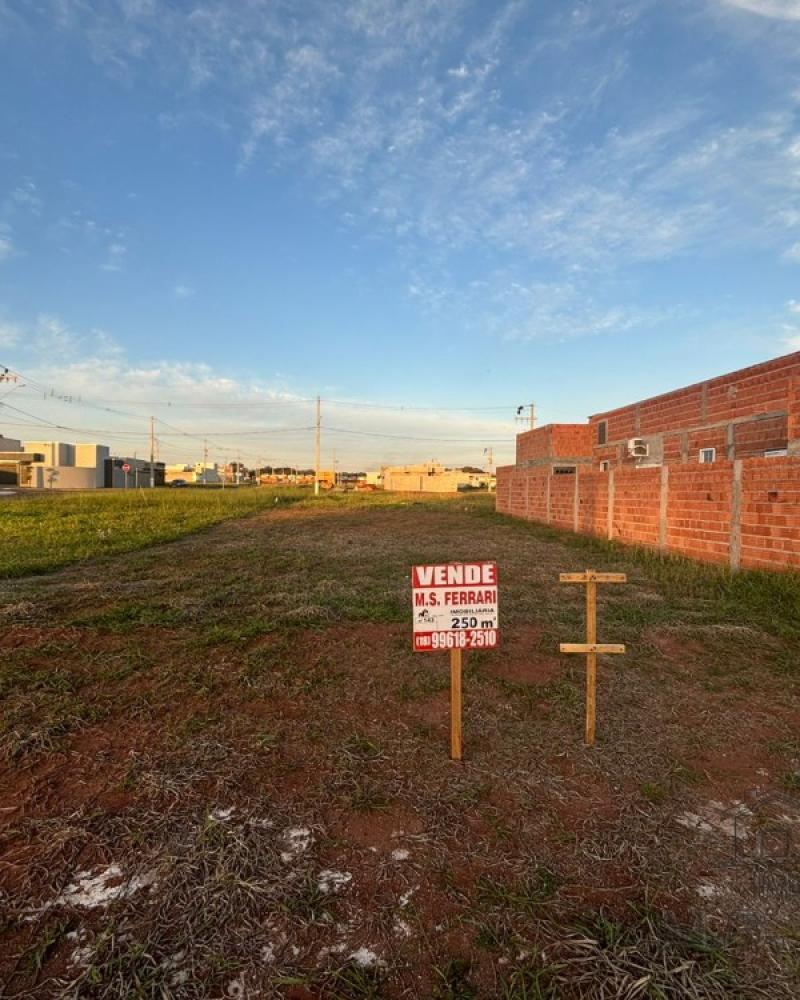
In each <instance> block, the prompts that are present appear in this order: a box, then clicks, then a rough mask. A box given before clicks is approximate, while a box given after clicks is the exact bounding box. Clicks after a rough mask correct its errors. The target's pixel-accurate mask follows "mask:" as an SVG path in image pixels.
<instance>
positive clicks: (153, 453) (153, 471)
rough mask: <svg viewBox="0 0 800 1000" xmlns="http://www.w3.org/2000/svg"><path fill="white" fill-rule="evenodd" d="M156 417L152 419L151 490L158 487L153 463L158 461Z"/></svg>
mask: <svg viewBox="0 0 800 1000" xmlns="http://www.w3.org/2000/svg"><path fill="white" fill-rule="evenodd" d="M155 423H156V420H155V417H150V489H151V490H152V489H153V487H154V486H155V485H156V470H155V468H154V465H153V463H154V462H155V460H156V429H155Z"/></svg>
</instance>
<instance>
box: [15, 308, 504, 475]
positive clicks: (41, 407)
mask: <svg viewBox="0 0 800 1000" xmlns="http://www.w3.org/2000/svg"><path fill="white" fill-rule="evenodd" d="M5 329H8V330H11V331H13V333H14V342H13V343H11V342H10V343H9V344H8V345H7V346H15V347H16V349H17V350H16V356H15V358H14V362H15V367H16V368H18V369H20V370H21V371H23V372H24V374H25V375H27V376H28V377H30V378H31V379H32V380H35V381H36V383H37V384H38V385H41V386H45V387H52V390H53V391H52V394H51V393H50V392H48V391H47V390H45V391H43V392H40V391H34V390H33V389H28V390H25V393H24V394H23V393H21V394H20V395H19V397H17V398H18V399H19V403H18V405H19V406H20V407H21V408H23V409H26V410H28V411H29V412H31V413H34V414H36V416H38V417H39V418H40V419H43V420H49V421H52V422H53V423H58V424H61V425H63V427H64V428H65V430H62V431H61V436H62V437H63V436H64V435H68V434H69V433H70V429H71V433H72V436H73V437H80V436H84V437H86V436H87V435H94V436H95V437H97V438H98V439H99V440H101V441H103V442H104V443H109V444H111V445H112V447H113V448H114V449H115V450H116V451H117V453H118V454H131V453H132V452H133V451H135V450H136V449H137V448H138V449H140V450H141V449H145V448H146V447H147V446H148V442H147V429H148V418H149V416H150V415H151V414H154V415H155V416H156V417H157V419H158V420H159V421H160V422H159V423H158V424H157V433H158V435H159V438H160V446H161V454H162V457H163V458H166V459H167V460H169V461H186V460H193V457H194V456H197V453H198V451H200V450H201V449H202V447H203V438H204V437H207V438H208V442H209V447H210V451H211V455H212V457H213V458H214V459H215V460H218V461H221V460H223V458H226V457H227V458H230V457H231V456H232V454H233V453H234V452H238V451H241V453H242V456H243V459H244V461H246V462H252V463H255V462H256V461H261V460H263V461H265V462H272V463H273V464H277V465H283V464H300V465H304V466H311V465H313V454H314V406H315V403H314V400H313V398H310V397H311V396H312V393H311V392H309V391H305V392H304V391H302V390H300V389H298V388H297V387H293V386H291V385H288V384H287V383H286V380H285V378H284V377H282V376H275V377H273V378H264V377H258V376H251V375H248V374H247V373H242V372H236V371H221V370H220V368H219V366H217V365H210V364H206V363H204V362H203V361H198V360H176V359H174V358H173V359H150V360H148V359H140V358H134V357H132V356H131V355H130V354H129V353H128V352H127V351H126V350H124V348H123V347H122V346H121V345H120V344H119V342H118V341H117V340H116V339H115V338H114V337H113V335H111V334H109V333H107V332H104V331H100V330H94V329H90V330H87V331H80V330H76V329H74V328H73V327H72V326H71V325H70V324H69V323H68V322H66V321H65V320H64V319H62V318H61V317H58V316H55V315H52V314H46V315H41V316H39V317H38V318H37V320H36V321H35V323H34V324H33V325H32V327H31V329H29V330H26V329H25V327H24V325H19V326H0V344H2V343H3V341H2V331H3V330H5ZM6 360H10V359H6ZM111 386H113V387H115V388H114V391H113V392H112V391H111V389H110V388H109V387H111ZM104 387H105V388H104ZM120 387H123V388H120ZM26 395H27V397H28V399H29V401H28V402H27V403H26V405H25V406H23V405H22V400H23V399H24V398H25V396H26ZM328 395H330V396H334V397H335V398H336V399H337V402H335V403H333V402H326V403H324V404H323V406H324V412H325V419H324V426H325V430H324V431H323V461H324V462H325V463H330V462H332V460H333V452H334V450H338V453H339V455H340V456H341V455H342V454H347V456H348V464H352V465H353V466H354V467H358V468H376V467H377V466H378V465H379V464H380V463H381V462H398V463H403V462H411V461H418V460H419V458H420V452H421V450H422V452H423V453H424V454H426V455H427V457H428V458H430V457H432V455H436V457H438V458H440V459H441V460H442V461H444V462H446V463H449V464H453V465H465V464H470V465H477V464H481V463H482V462H483V461H484V458H483V448H484V447H485V445H486V443H487V442H488V443H492V445H493V448H494V452H495V459H496V461H497V462H499V463H502V462H507V461H510V460H511V459H512V457H513V451H514V432H515V425H514V423H513V412H512V408H509V410H508V411H507V412H506V411H501V412H497V413H495V412H490V413H482V412H476V413H464V412H453V411H449V410H447V409H443V410H441V411H429V410H425V411H414V409H413V408H411V409H408V408H403V407H400V406H398V407H397V408H395V409H392V408H387V407H385V406H381V405H378V406H377V407H373V406H372V405H371V404H372V402H373V400H371V399H369V398H364V397H349V396H347V395H345V396H344V397H342V396H340V395H339V393H338V391H337V390H336V389H335V387H330V389H329V392H328ZM223 401H224V402H226V403H228V404H233V405H231V406H228V407H225V408H221V407H220V406H219V403H220V402H223ZM386 402H387V400H386V399H385V398H383V399H381V400H380V403H381V404H385V403H386ZM209 403H210V404H211V405H208V404H209ZM16 419H18V420H21V421H23V422H24V419H25V418H23V417H21V416H20V417H18V418H16ZM432 427H435V431H433V430H432ZM181 431H185V434H182V433H181ZM31 433H34V431H33V427H30V428H25V429H23V430H21V431H20V433H19V436H21V437H23V438H24V437H25V435H26V434H31ZM35 433H37V434H39V433H41V431H40V430H39V429H37V430H36V432H35ZM374 435H386V436H385V437H380V436H378V437H374ZM431 437H435V438H444V439H448V438H452V439H455V440H452V441H450V440H445V441H442V442H434V441H431V440H430V439H431ZM463 438H467V439H469V440H468V441H466V442H465V443H463V444H460V443H458V439H463ZM498 439H499V442H498Z"/></svg>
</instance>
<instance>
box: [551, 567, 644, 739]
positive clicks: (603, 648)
mask: <svg viewBox="0 0 800 1000" xmlns="http://www.w3.org/2000/svg"><path fill="white" fill-rule="evenodd" d="M558 579H559V582H560V583H584V584H586V642H585V643H583V642H562V643H561V645H560V649H561V652H562V653H585V654H586V740H585V742H586V744H587V746H592V745H593V744H594V736H595V728H596V719H597V654H598V653H624V652H625V646H624V645H623V644H622V643H618V642H613V643H612V642H604V643H603V642H598V641H597V584H598V583H627V580H628V578H627V576H626V575H625V574H624V573H597V572H596V571H595V570H593V569H587V570H586V572H585V573H560V574H559V577H558Z"/></svg>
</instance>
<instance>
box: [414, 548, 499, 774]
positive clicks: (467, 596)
mask: <svg viewBox="0 0 800 1000" xmlns="http://www.w3.org/2000/svg"><path fill="white" fill-rule="evenodd" d="M411 601H412V608H413V614H414V624H413V639H412V642H413V648H414V651H415V652H418V653H436V652H439V651H440V650H441V651H443V650H448V651H449V653H450V757H451V758H452V759H453V760H461V756H462V739H461V715H462V711H461V672H462V665H463V655H464V651H465V650H468V649H494V648H495V647H496V646H497V643H498V640H499V630H498V607H497V563H494V562H478V563H444V564H441V565H435V566H413V567H412V569H411Z"/></svg>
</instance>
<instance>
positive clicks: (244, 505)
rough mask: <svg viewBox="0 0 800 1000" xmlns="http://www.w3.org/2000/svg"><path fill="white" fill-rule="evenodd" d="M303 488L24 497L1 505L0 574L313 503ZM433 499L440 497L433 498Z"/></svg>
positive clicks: (382, 499)
mask: <svg viewBox="0 0 800 1000" xmlns="http://www.w3.org/2000/svg"><path fill="white" fill-rule="evenodd" d="M309 500H310V491H309V490H302V489H287V488H284V487H281V488H280V489H275V490H270V489H268V488H261V489H248V488H240V489H227V490H222V489H182V490H167V489H158V490H152V491H151V490H148V489H136V490H134V489H130V490H114V491H105V490H100V491H97V492H92V493H76V494H69V493H56V494H53V495H52V496H47V495H44V496H42V495H37V496H33V497H25V498H24V500H23V502H11V503H10V502H6V503H4V504H1V505H0V539H2V545H1V546H0V578H3V577H17V576H26V575H29V574H32V573H47V572H49V571H50V570H53V569H57V568H58V567H60V566H66V565H69V564H70V563H75V562H84V561H86V560H87V559H95V558H97V557H100V556H105V555H116V554H118V553H120V552H131V551H133V550H135V549H141V548H144V547H146V546H148V545H153V544H155V543H156V542H171V541H175V540H176V539H178V538H183V537H184V536H185V535H190V534H193V533H194V532H196V531H201V530H202V529H203V528H207V527H209V526H211V525H212V524H218V523H219V522H220V521H226V520H228V519H230V518H236V517H243V516H245V515H247V514H253V513H255V512H257V511H262V510H265V509H269V508H272V507H274V506H276V504H277V506H279V507H285V506H287V505H289V504H295V503H301V502H304V501H305V502H308V501H309ZM312 502H315V503H322V504H324V505H327V506H330V505H333V506H334V507H362V506H363V505H364V504H365V503H368V502H369V503H371V504H372V505H375V504H389V505H392V504H394V503H397V502H398V501H397V500H396V499H395V498H394V497H390V496H388V495H387V496H378V497H373V498H370V499H366V498H365V496H364V495H358V494H346V495H343V494H327V495H324V496H323V497H321V498H317V499H315V500H312ZM432 502H436V500H435V498H434V499H433V501H432Z"/></svg>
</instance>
